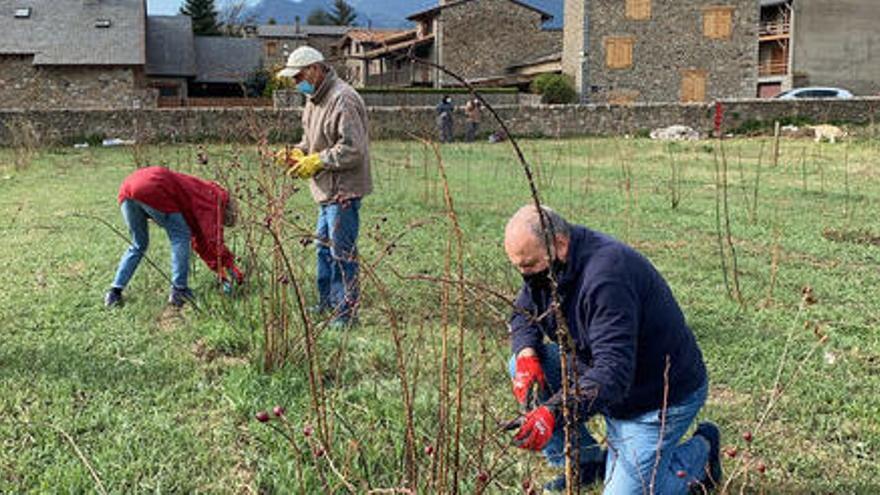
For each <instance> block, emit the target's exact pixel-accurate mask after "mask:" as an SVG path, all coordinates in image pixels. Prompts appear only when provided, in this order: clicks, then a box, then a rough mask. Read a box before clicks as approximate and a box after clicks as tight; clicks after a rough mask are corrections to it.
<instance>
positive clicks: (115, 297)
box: [104, 287, 122, 308]
mask: <svg viewBox="0 0 880 495" xmlns="http://www.w3.org/2000/svg"><path fill="white" fill-rule="evenodd" d="M104 306H106V307H108V308H116V307H119V306H122V289H120V288H119V287H111V288H110V290H108V291H107V293H106V294H104Z"/></svg>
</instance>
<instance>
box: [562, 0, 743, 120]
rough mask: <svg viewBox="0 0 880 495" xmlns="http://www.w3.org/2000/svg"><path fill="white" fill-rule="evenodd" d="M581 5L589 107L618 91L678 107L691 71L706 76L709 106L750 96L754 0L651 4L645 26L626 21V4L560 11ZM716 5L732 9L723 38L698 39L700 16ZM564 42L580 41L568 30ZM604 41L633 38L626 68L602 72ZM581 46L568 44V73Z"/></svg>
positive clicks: (607, 2) (602, 2) (591, 0)
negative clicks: (586, 33)
mask: <svg viewBox="0 0 880 495" xmlns="http://www.w3.org/2000/svg"><path fill="white" fill-rule="evenodd" d="M585 2H586V5H588V6H589V8H590V11H589V15H590V28H589V36H590V39H589V45H590V50H589V51H590V60H589V75H590V77H589V86H590V88H589V94H588V96H589V100H590V101H592V102H598V103H601V102H606V101H609V100H614V99H615V98H616V96H617V95H620V94H624V93H625V94H628V95H632V94H638V101H648V102H666V101H679V100H680V99H681V91H682V78H683V75H684V74H688V73H690V74H692V73H693V71H705V74H706V87H705V99H706V100H707V101H710V100H713V99H718V98H749V97H753V96H755V92H756V89H757V65H758V38H757V23H758V15H759V8H758V2H756V1H755V0H720V1H719V0H691V1H687V2H682V1H680V0H652V2H651V3H652V5H651V18H650V19H648V20H631V19H627V18H626V16H625V3H626V2H625V1H624V0H567V3H566V8H567V9H569V10H572V11H574V10H577V9H578V8H581V9H582V8H583V7H582V6H583V5H584V4H585ZM719 6H730V7H733V16H732V27H731V36H730V37H729V38H727V39H712V38H710V37H707V36H706V35H705V34H704V26H703V15H704V10H705V9H706V8H708V7H719ZM566 23H568V24H570V25H568V26H567V28H566V29H567V30H568V31H571V30H582V27H581V26H582V23H583V17H580V19H571V20H570V19H568V18H566ZM566 37H567V38H566V39H567V40H568V39H571V40H572V41H573V42H574V43H577V41H578V39H577V37H576V33H575V32H567V33H566ZM609 37H611V38H613V37H632V38H634V45H633V52H632V57H633V58H632V66H630V67H628V68H625V69H609V68H608V67H607V66H606V57H605V55H606V53H605V47H606V40H607V39H608V38H609ZM582 46H583V45H582V43H581V45H580V46H577V45H576V46H566V48H565V52H566V53H565V58H564V60H565V61H566V63H565V67H566V71H571V70H573V68H574V70H577V69H579V65H577V64H576V62H575V59H576V52H578V51H579V50H580V49H581V47H582ZM689 71H690V72H689ZM569 73H571V72H569ZM571 74H572V75H575V76H576V73H571Z"/></svg>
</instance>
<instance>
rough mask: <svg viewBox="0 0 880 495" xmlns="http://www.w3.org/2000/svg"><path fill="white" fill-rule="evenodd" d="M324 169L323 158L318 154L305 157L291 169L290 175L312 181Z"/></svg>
mask: <svg viewBox="0 0 880 495" xmlns="http://www.w3.org/2000/svg"><path fill="white" fill-rule="evenodd" d="M323 168H324V165H323V164H322V163H321V157H320V156H319V155H318V154H317V153H312V154H311V155H306V156H303V157H302V158H300V159H298V160H297V161H296V163H295V164H294V165H293V166H292V167H290V170H289V171H288V172H287V173H288V175H294V176H296V177H299V178H300V179H310V178H312V177H314V175H315V174H317V173H318V172H320V171H321V170H322V169H323Z"/></svg>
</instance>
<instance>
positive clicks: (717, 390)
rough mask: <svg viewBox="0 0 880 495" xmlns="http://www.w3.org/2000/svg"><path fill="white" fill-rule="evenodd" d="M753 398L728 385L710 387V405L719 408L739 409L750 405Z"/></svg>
mask: <svg viewBox="0 0 880 495" xmlns="http://www.w3.org/2000/svg"><path fill="white" fill-rule="evenodd" d="M750 400H751V397H750V396H748V395H746V394H744V393H740V392H737V391H735V390H733V389H732V388H730V387H728V386H727V385H713V386H711V387H709V399H708V402H709V404H711V405H713V406H717V407H726V408H738V407H742V406H745V405H746V404H748V403H749V401H750Z"/></svg>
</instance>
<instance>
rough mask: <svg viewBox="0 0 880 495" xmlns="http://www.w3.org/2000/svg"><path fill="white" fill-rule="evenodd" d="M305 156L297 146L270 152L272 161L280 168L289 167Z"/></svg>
mask: <svg viewBox="0 0 880 495" xmlns="http://www.w3.org/2000/svg"><path fill="white" fill-rule="evenodd" d="M303 157H305V154H304V153H303V151H302V150H301V149H299V148H283V149H280V150H278V151H276V152H275V153H273V154H272V161H273V162H275V165H278V166H279V167H281V168H286V169H290V168H292V167H293V166H295V165H296V164H297V162H299V161H300V160H302V159H303Z"/></svg>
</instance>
